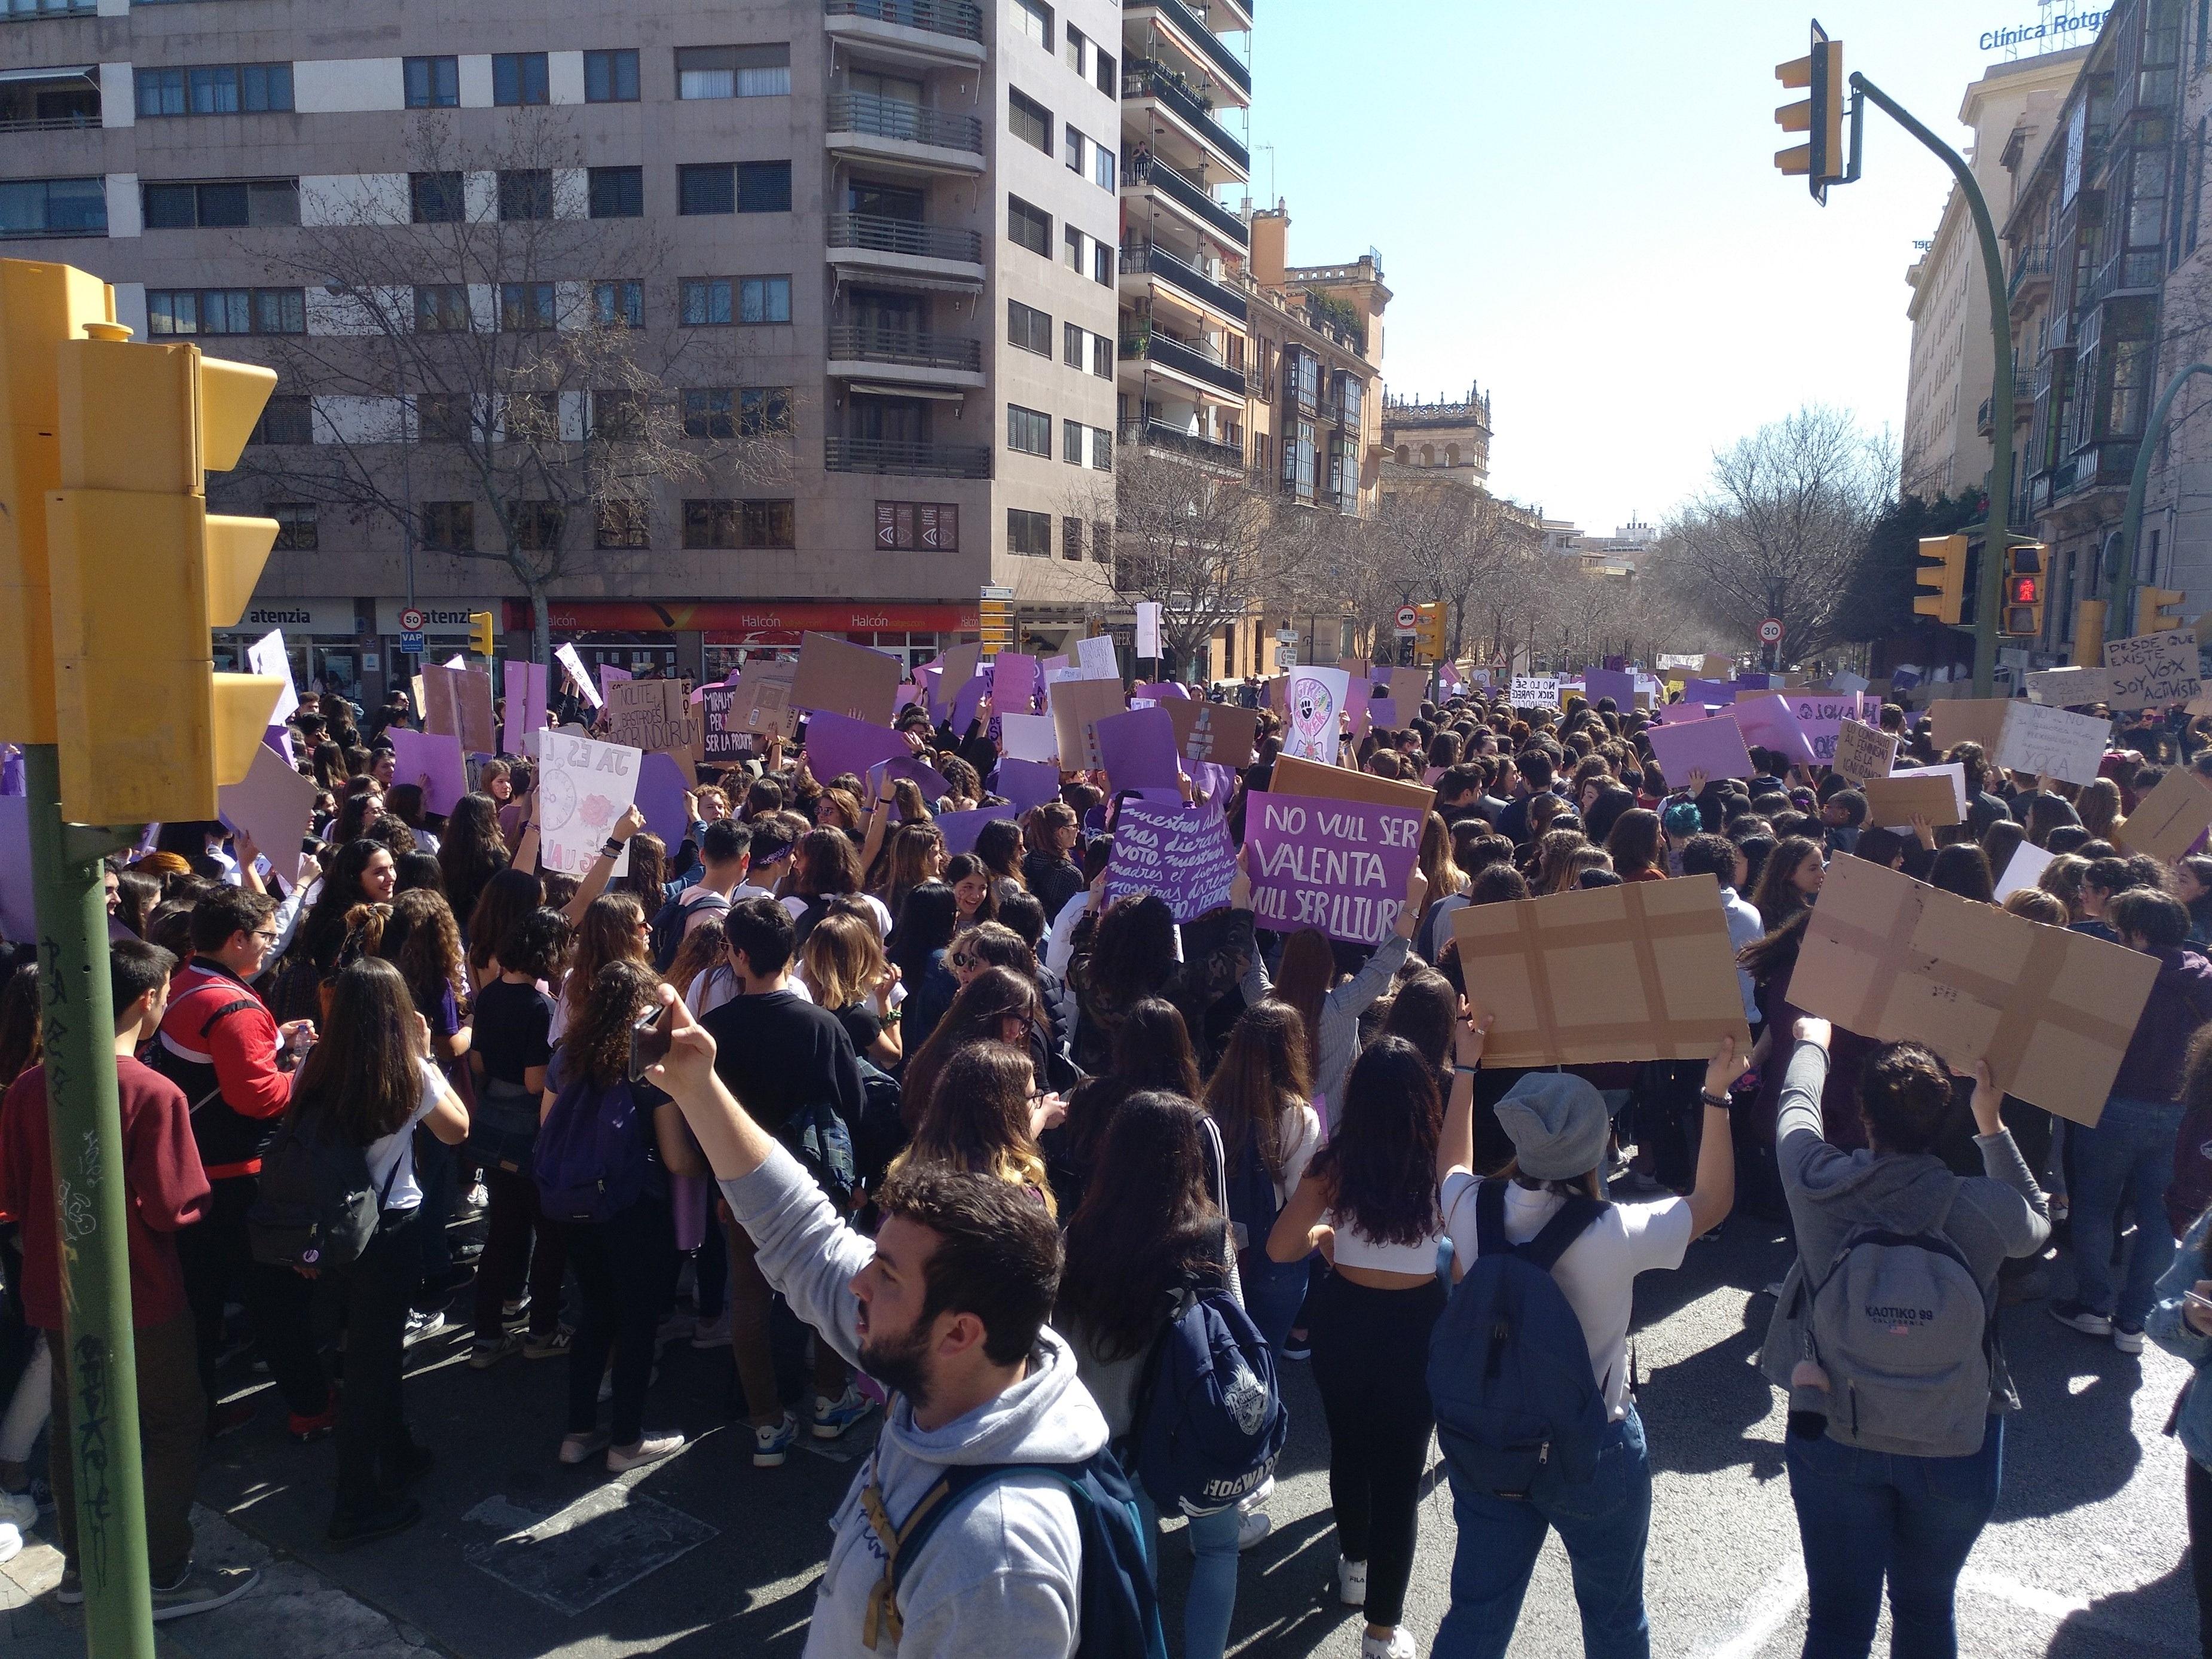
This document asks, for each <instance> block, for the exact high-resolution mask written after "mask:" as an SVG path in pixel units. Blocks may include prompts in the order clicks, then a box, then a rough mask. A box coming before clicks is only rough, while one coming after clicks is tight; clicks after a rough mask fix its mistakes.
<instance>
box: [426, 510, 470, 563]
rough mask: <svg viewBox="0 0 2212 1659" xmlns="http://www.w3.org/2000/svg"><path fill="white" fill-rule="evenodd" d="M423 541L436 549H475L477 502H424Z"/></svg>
mask: <svg viewBox="0 0 2212 1659" xmlns="http://www.w3.org/2000/svg"><path fill="white" fill-rule="evenodd" d="M422 545H423V547H424V548H425V549H427V550H428V551H430V552H433V553H473V552H475V551H476V550H477V504H476V503H475V502H474V501H425V502H423V503H422Z"/></svg>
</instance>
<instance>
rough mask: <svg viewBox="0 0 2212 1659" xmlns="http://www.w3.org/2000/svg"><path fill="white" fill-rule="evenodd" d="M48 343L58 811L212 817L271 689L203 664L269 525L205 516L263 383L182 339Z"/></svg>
mask: <svg viewBox="0 0 2212 1659" xmlns="http://www.w3.org/2000/svg"><path fill="white" fill-rule="evenodd" d="M90 332H91V334H92V337H91V338H89V339H79V340H71V341H69V342H67V343H64V344H63V345H62V346H61V347H60V348H59V355H60V375H59V399H58V402H59V410H60V416H61V424H60V451H61V453H60V468H59V471H60V488H59V489H57V490H55V491H53V492H52V493H51V494H50V495H48V496H47V497H46V526H47V535H48V544H49V550H50V552H51V556H52V558H51V562H52V583H53V595H52V618H53V633H54V663H55V683H54V714H55V736H56V741H57V742H58V744H60V748H61V774H62V811H63V815H64V817H67V818H69V819H70V820H72V821H74V822H76V823H103V824H108V823H145V822H147V821H149V820H151V819H157V818H158V819H167V820H179V819H185V818H212V817H215V816H216V789H217V787H218V786H220V785H222V784H226V783H237V782H240V781H242V780H243V779H244V778H245V776H246V770H247V769H248V768H250V767H251V766H252V763H253V753H254V750H255V749H256V748H257V747H258V746H259V744H260V742H261V737H262V733H263V732H264V731H265V730H266V729H267V727H268V724H269V716H270V714H271V713H272V712H273V711H274V709H275V707H276V696H277V694H278V692H279V691H280V690H281V689H282V685H283V683H282V682H281V681H279V680H277V679H275V678H270V677H265V676H260V675H251V674H218V673H216V671H215V664H214V642H213V641H212V639H211V638H210V629H212V628H216V627H222V628H228V627H232V626H234V625H235V624H236V623H237V622H238V620H239V618H240V617H241V616H243V615H244V614H245V611H246V604H247V602H248V601H249V600H250V599H252V596H253V586H254V583H255V582H256V581H257V580H259V578H260V574H261V567H262V564H263V562H264V561H265V560H266V559H267V558H268V556H269V550H270V546H271V545H272V544H274V543H275V541H276V521H275V520H271V519H239V518H226V517H222V516H221V515H218V514H211V513H209V512H208V510H207V497H206V495H205V493H204V489H205V483H204V473H205V472H206V471H210V470H213V471H224V470H227V469H228V468H230V467H233V466H235V465H237V464H238V458H239V453H240V451H241V450H242V449H243V448H244V447H246V439H247V437H248V436H249V435H251V434H252V430H253V424H254V422H256V421H257V420H258V419H259V418H260V415H261V410H262V406H263V405H264V404H266V403H267V402H268V401H269V394H270V390H271V389H272V388H273V387H274V386H276V375H275V374H274V373H273V372H271V371H270V370H269V369H265V368H254V367H252V366H250V365H248V364H245V363H230V362H221V361H219V360H217V359H216V358H211V357H203V356H201V355H200V351H199V348H198V347H197V346H192V345H158V346H157V345H142V346H126V345H125V343H124V337H125V336H126V335H127V334H128V332H129V331H128V330H125V329H122V328H118V327H117V326H115V325H112V324H106V323H95V324H94V325H91V327H90Z"/></svg>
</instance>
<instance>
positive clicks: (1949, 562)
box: [1912, 536, 1966, 628]
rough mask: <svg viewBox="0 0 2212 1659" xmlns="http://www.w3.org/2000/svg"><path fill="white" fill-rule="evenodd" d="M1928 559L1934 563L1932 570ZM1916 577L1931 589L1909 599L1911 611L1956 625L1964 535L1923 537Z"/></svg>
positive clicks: (1963, 579)
mask: <svg viewBox="0 0 2212 1659" xmlns="http://www.w3.org/2000/svg"><path fill="white" fill-rule="evenodd" d="M1930 560H1933V561H1934V562H1935V565H1934V568H1932V569H1931V568H1929V561H1930ZM1916 580H1917V581H1918V583H1919V585H1920V586H1923V587H1926V588H1930V589H1933V590H1934V591H1933V592H1927V593H1922V594H1919V595H1917V597H1916V598H1915V599H1913V601H1912V608H1913V610H1914V611H1916V612H1917V614H1919V615H1921V616H1923V617H1936V618H1937V619H1938V620H1939V621H1942V622H1946V623H1950V624H1951V625H1952V626H1953V627H1954V628H1955V627H1957V626H1958V623H1959V611H1960V606H1961V605H1963V604H1964V603H1965V601H1966V538H1965V537H1964V536H1923V537H1922V538H1920V569H1919V572H1918V574H1917V578H1916Z"/></svg>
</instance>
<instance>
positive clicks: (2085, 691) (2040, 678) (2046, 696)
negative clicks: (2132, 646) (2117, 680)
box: [2027, 668, 2112, 708]
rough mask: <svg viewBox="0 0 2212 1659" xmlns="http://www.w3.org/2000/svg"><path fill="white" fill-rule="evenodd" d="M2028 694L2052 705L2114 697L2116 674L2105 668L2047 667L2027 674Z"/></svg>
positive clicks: (2082, 703)
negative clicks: (2113, 675)
mask: <svg viewBox="0 0 2212 1659" xmlns="http://www.w3.org/2000/svg"><path fill="white" fill-rule="evenodd" d="M2027 695H2028V696H2029V697H2030V699H2032V700H2033V701H2034V702H2039V703H2041V704H2043V705H2044V706H2045V708H2087V706H2088V705H2089V704H2091V703H2093V702H2110V701H2111V699H2112V675H2111V673H2110V672H2109V671H2106V670H2105V669H2102V668H2046V669H2045V670H2044V671H2042V672H2040V673H2037V674H2030V675H2029V676H2028V677H2027Z"/></svg>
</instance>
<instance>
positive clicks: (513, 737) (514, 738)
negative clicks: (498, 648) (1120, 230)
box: [499, 659, 546, 755]
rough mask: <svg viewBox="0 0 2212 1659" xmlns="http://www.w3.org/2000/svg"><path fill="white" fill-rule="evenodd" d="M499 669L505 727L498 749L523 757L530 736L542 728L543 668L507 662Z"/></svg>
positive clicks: (543, 719) (532, 663)
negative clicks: (502, 674) (502, 679)
mask: <svg viewBox="0 0 2212 1659" xmlns="http://www.w3.org/2000/svg"><path fill="white" fill-rule="evenodd" d="M501 666H502V668H503V671H504V672H505V675H506V686H505V693H506V696H507V724H506V725H505V726H504V727H502V728H501V732H500V734H499V741H500V747H501V750H503V751H504V752H506V753H507V754H510V755H526V754H528V753H529V752H530V734H531V733H532V732H538V731H542V730H544V726H545V691H546V685H545V665H544V664H543V663H537V662H515V661H513V660H512V659H510V660H509V661H507V663H505V664H503V665H501Z"/></svg>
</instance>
